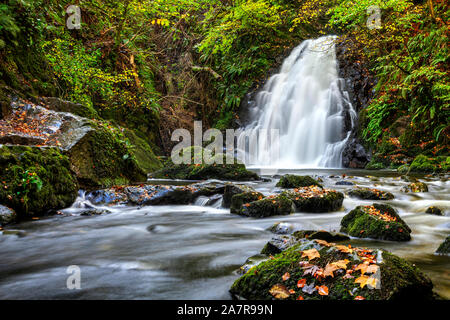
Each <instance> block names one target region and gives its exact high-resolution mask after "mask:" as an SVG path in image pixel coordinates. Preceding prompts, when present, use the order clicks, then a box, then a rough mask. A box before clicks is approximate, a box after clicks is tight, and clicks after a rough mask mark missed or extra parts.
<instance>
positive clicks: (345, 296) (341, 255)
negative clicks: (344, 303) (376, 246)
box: [230, 239, 433, 300]
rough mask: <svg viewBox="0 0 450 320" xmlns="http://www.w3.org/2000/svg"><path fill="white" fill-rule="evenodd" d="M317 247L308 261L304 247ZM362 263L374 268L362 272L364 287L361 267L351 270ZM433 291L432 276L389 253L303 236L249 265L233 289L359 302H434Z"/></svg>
mask: <svg viewBox="0 0 450 320" xmlns="http://www.w3.org/2000/svg"><path fill="white" fill-rule="evenodd" d="M314 249H315V250H317V254H316V256H315V257H314V258H312V259H311V260H309V259H308V258H307V256H306V255H305V251H306V250H313V251H314ZM344 249H345V250H344ZM306 252H308V251H306ZM309 253H311V251H310V252H309ZM362 261H367V262H368V263H369V265H370V266H371V269H370V270H368V269H366V271H365V272H364V273H365V277H362V278H361V279H359V280H364V281H366V280H367V282H366V284H364V285H361V284H360V281H356V279H357V278H358V277H360V276H361V274H360V273H361V271H360V270H358V271H354V272H353V273H350V272H347V270H350V271H351V270H354V269H356V268H357V267H358V266H359V265H361V263H362ZM333 263H335V266H336V267H334V268H329V269H328V270H326V266H327V265H328V266H330V265H331V264H333ZM331 275H332V276H331ZM303 279H304V280H303ZM299 280H301V282H300V283H299ZM298 283H299V284H300V287H299V285H298ZM273 288H278V289H279V290H277V291H278V292H280V291H282V294H280V295H277V294H276V292H274V290H272V289H273ZM289 289H292V290H293V291H290V290H289ZM432 289H433V284H432V282H431V280H430V279H429V278H428V277H427V276H425V275H424V274H423V273H422V272H421V271H420V270H419V269H418V268H417V267H415V266H414V265H412V264H410V263H409V262H407V261H406V260H404V259H401V258H399V257H397V256H395V255H393V254H391V253H389V252H387V251H384V250H373V249H366V248H351V249H350V248H348V247H346V246H337V245H333V244H329V243H328V244H320V243H318V242H317V241H315V240H306V239H303V240H302V241H300V242H299V243H298V244H296V245H294V246H293V247H291V248H289V249H287V250H285V251H283V252H282V253H280V254H278V255H276V256H274V257H273V258H272V259H268V260H266V261H263V262H261V263H259V264H258V265H256V266H255V267H253V268H251V269H249V270H248V272H247V273H245V274H244V275H243V276H241V277H240V278H238V279H237V280H236V281H235V282H234V283H233V285H232V287H231V289H230V293H231V294H232V296H233V297H235V298H244V299H249V300H272V299H274V298H278V299H287V300H296V299H299V298H300V297H302V298H303V299H305V300H321V299H324V300H355V299H356V298H357V297H362V298H363V299H367V300H397V299H404V300H413V299H422V300H432V299H433V291H432ZM321 293H322V294H321Z"/></svg>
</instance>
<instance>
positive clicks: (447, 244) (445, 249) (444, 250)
mask: <svg viewBox="0 0 450 320" xmlns="http://www.w3.org/2000/svg"><path fill="white" fill-rule="evenodd" d="M436 253H437V254H442V255H449V254H450V236H448V237H447V238H445V240H444V242H442V243H441V245H440V246H439V248H438V249H437V250H436Z"/></svg>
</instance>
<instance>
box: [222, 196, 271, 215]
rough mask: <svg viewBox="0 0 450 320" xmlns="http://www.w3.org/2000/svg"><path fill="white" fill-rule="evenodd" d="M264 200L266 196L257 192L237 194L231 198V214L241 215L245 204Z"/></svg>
mask: <svg viewBox="0 0 450 320" xmlns="http://www.w3.org/2000/svg"><path fill="white" fill-rule="evenodd" d="M263 198H264V195H263V194H262V193H260V192H256V191H250V192H243V193H238V194H235V195H234V196H232V197H231V205H230V212H231V213H239V212H240V211H241V207H242V206H243V205H244V204H247V203H250V202H253V201H257V200H261V199H263Z"/></svg>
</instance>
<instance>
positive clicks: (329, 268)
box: [323, 263, 339, 278]
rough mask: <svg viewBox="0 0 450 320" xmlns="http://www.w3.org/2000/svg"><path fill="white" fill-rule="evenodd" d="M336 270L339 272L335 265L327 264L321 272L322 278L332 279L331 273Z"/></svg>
mask: <svg viewBox="0 0 450 320" xmlns="http://www.w3.org/2000/svg"><path fill="white" fill-rule="evenodd" d="M336 270H339V268H338V267H337V266H336V265H334V264H332V263H328V264H327V265H326V266H325V270H324V271H323V275H324V277H333V278H334V274H333V272H334V271H336Z"/></svg>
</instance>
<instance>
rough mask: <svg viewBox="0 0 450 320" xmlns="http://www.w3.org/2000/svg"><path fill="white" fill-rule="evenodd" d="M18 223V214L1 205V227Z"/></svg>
mask: <svg viewBox="0 0 450 320" xmlns="http://www.w3.org/2000/svg"><path fill="white" fill-rule="evenodd" d="M14 221H16V212H15V211H14V210H13V209H11V208H8V207H5V206H2V205H1V204H0V226H4V225H7V224H9V223H12V222H14Z"/></svg>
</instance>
